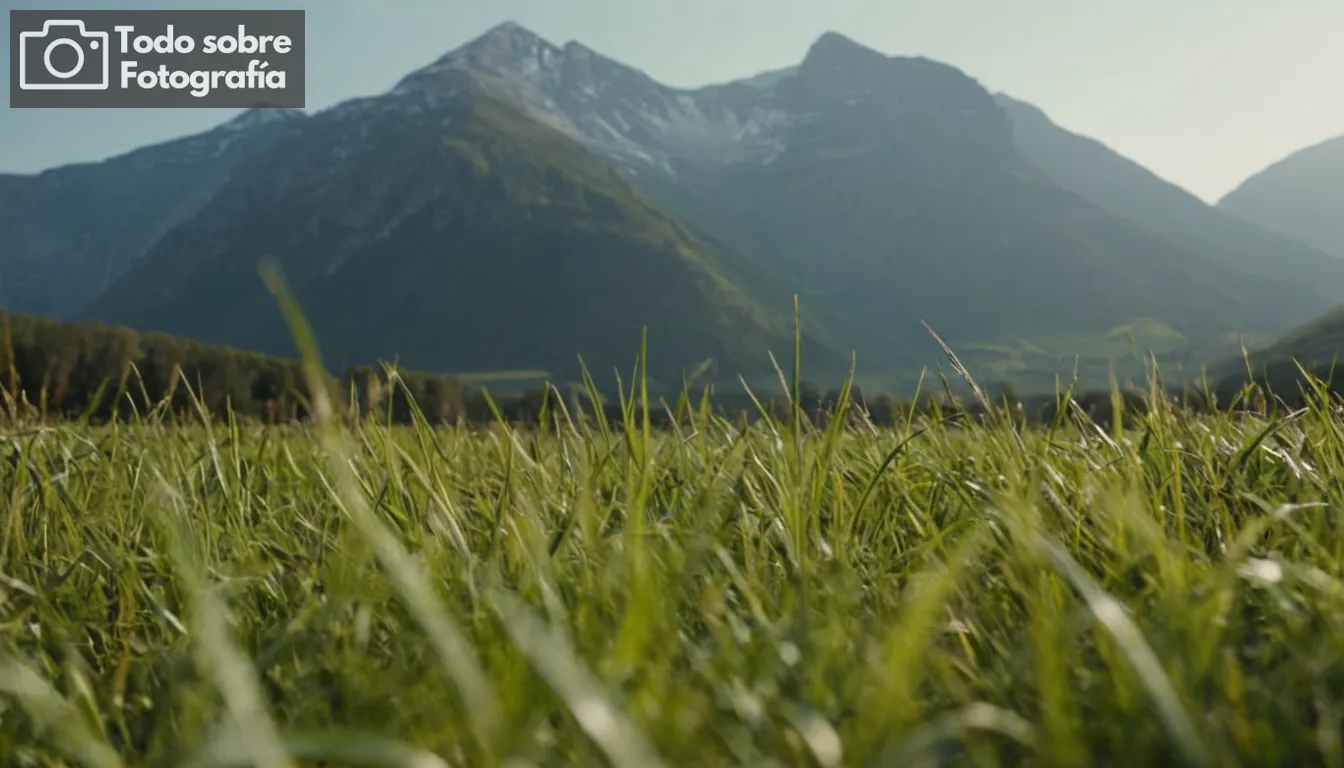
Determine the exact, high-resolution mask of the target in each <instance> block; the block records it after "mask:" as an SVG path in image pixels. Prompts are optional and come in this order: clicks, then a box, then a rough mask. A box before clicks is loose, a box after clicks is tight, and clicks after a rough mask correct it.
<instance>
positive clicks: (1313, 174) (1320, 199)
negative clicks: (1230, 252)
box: [1218, 136, 1344, 258]
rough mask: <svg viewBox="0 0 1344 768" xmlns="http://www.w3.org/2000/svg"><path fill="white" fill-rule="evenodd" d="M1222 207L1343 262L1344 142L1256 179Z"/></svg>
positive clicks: (1298, 156)
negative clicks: (1341, 214)
mask: <svg viewBox="0 0 1344 768" xmlns="http://www.w3.org/2000/svg"><path fill="white" fill-rule="evenodd" d="M1218 207H1219V208H1221V209H1223V210H1224V211H1227V212H1229V213H1232V214H1235V215H1237V216H1240V217H1241V218H1243V219H1245V220H1247V221H1249V222H1251V223H1253V224H1257V225H1259V226H1261V227H1264V228H1265V229H1271V230H1274V231H1276V232H1282V233H1283V234H1285V235H1288V236H1289V237H1294V238H1297V239H1298V240H1301V241H1302V242H1304V243H1307V244H1308V245H1311V246H1314V247H1316V248H1319V249H1320V250H1322V251H1325V252H1326V253H1329V254H1332V255H1334V256H1338V257H1340V258H1344V218H1342V217H1341V216H1340V211H1344V136H1341V137H1339V138H1336V139H1331V140H1329V141H1325V142H1322V143H1320V144H1317V145H1315V146H1312V147H1308V148H1307V149H1303V150H1301V151H1299V152H1296V153H1294V154H1292V155H1289V156H1288V157H1287V158H1284V159H1283V160H1280V161H1279V162H1277V163H1275V164H1273V165H1271V166H1269V167H1268V168H1266V169H1265V170H1263V171H1261V172H1260V173H1257V174H1255V175H1254V176H1252V177H1250V178H1249V179H1247V180H1246V181H1244V182H1242V183H1241V185H1240V186H1238V187H1237V188H1236V189H1234V190H1232V191H1231V192H1229V193H1228V194H1227V196H1226V197H1224V198H1223V199H1222V200H1220V201H1219V202H1218Z"/></svg>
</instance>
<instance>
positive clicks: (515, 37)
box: [459, 21, 545, 50]
mask: <svg viewBox="0 0 1344 768" xmlns="http://www.w3.org/2000/svg"><path fill="white" fill-rule="evenodd" d="M538 42H545V41H544V40H542V38H541V35H538V34H537V33H535V32H533V31H532V30H530V29H528V28H527V27H524V26H523V25H522V24H519V23H518V22H516V21H506V22H504V23H502V24H496V25H495V26H493V27H491V28H490V29H487V30H486V31H485V33H484V34H482V35H481V36H479V37H477V38H476V39H474V40H472V41H471V42H469V43H467V44H466V45H464V46H462V49H459V50H471V49H474V48H479V47H481V46H494V45H506V46H514V47H519V46H530V45H532V44H534V43H538Z"/></svg>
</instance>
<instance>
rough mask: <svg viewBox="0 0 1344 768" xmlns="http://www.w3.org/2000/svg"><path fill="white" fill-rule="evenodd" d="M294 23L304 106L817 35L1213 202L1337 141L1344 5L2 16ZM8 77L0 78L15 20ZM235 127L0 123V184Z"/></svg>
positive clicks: (1342, 110) (721, 6)
mask: <svg viewBox="0 0 1344 768" xmlns="http://www.w3.org/2000/svg"><path fill="white" fill-rule="evenodd" d="M231 7H238V8H299V9H304V10H306V11H307V33H306V34H307V45H308V54H307V78H308V94H307V107H308V108H309V110H310V111H311V110H313V109H321V108H325V107H328V106H331V105H332V104H335V103H337V102H340V101H343V100H345V99H348V98H351V97H355V96H365V95H370V94H374V93H378V92H381V91H383V90H386V89H387V88H389V87H391V86H392V85H393V84H394V83H395V82H396V81H397V80H398V79H400V77H401V76H402V75H404V74H406V73H407V72H409V71H411V70H413V69H415V68H417V67H420V66H423V65H425V64H427V63H429V62H430V61H432V60H434V59H436V58H438V57H439V56H440V55H441V54H443V53H444V52H446V51H448V50H451V49H453V48H456V47H457V46H459V45H461V44H462V43H464V42H466V41H468V40H470V39H472V38H474V37H476V36H478V35H479V34H481V33H482V32H484V31H486V30H487V29H489V28H490V27H493V26H495V25H496V24H499V23H502V22H504V21H515V22H517V23H519V24H522V25H523V26H525V27H527V28H529V29H531V30H532V31H534V32H536V33H538V34H540V35H541V36H542V37H544V38H546V39H548V40H550V41H551V42H553V43H557V44H562V43H564V42H566V41H568V40H579V41H581V42H583V43H584V44H586V45H588V46H589V47H590V48H593V49H595V50H598V51H600V52H602V53H604V54H606V55H607V56H610V57H612V58H614V59H617V60H619V61H622V62H624V63H626V64H628V65H631V66H634V67H637V68H639V69H642V70H644V71H645V72H647V73H648V74H649V75H651V76H652V77H654V78H655V79H657V80H659V81H662V82H664V83H666V84H668V85H673V86H680V87H693V86H698V85H705V84H709V83H714V82H722V81H726V80H732V79H735V78H738V77H743V76H747V75H751V74H755V73H756V72H760V71H763V70H767V69H773V68H778V67H781V66H788V65H791V64H794V63H797V62H798V61H799V60H800V59H801V58H802V56H803V54H804V53H805V52H806V50H807V48H808V46H809V45H810V44H811V43H812V42H813V41H814V40H815V39H816V38H817V37H818V36H820V35H821V34H822V33H823V32H825V31H828V30H829V31H836V32H840V33H841V34H844V35H846V36H848V37H851V38H853V39H854V40H857V41H858V42H860V43H863V44H865V45H868V46H870V47H872V48H875V49H877V50H879V51H881V52H883V53H886V54H889V55H904V56H915V55H920V56H927V57H929V58H932V59H937V60H939V61H943V62H947V63H949V64H953V65H955V66H957V67H959V68H961V69H962V70H964V71H965V72H966V73H967V74H969V75H971V76H972V77H974V78H976V79H977V80H979V81H980V83H981V84H982V85H984V86H985V87H987V88H989V89H991V90H993V91H1002V92H1004V93H1007V94H1009V95H1011V96H1014V97H1016V98H1019V99H1023V100H1025V101H1029V102H1032V103H1033V104H1035V105H1037V106H1038V107H1041V108H1042V109H1044V110H1045V111H1046V113H1048V114H1049V115H1050V116H1051V118H1052V119H1054V120H1055V122H1057V123H1059V124H1060V125H1063V126H1064V127H1066V128H1068V129H1070V130H1072V131H1075V132H1078V133H1082V134H1085V135H1088V136H1091V137H1092V138H1095V139H1098V140H1100V141H1103V142H1105V143H1106V144H1108V145H1109V146H1110V147H1112V148H1113V149H1115V150H1116V151H1118V152H1120V153H1121V154H1123V155H1125V156H1127V157H1129V158H1131V159H1133V160H1136V161H1138V162H1140V163H1142V164H1144V165H1145V166H1147V167H1148V168H1149V169H1151V170H1153V171H1154V172H1156V173H1157V174H1159V175H1160V176H1162V177H1164V178H1166V179H1168V180H1170V181H1173V182H1175V183H1177V184H1180V185H1181V186H1183V187H1185V188H1186V189H1188V190H1190V191H1191V192H1194V193H1195V194H1197V195H1199V196H1200V197H1202V198H1204V199H1205V200H1209V201H1214V200H1216V199H1217V198H1219V197H1221V196H1222V195H1223V194H1225V193H1226V192H1228V191H1230V190H1231V189H1232V188H1234V187H1235V186H1236V185H1237V184H1238V183H1240V182H1241V181H1242V180H1244V179H1245V178H1246V177H1247V176H1249V175H1251V174H1253V173H1255V172H1257V171H1259V170H1260V169H1262V168H1264V167H1265V166H1266V165H1269V164H1270V163H1273V162H1275V161H1277V160H1279V159H1281V158H1282V157H1284V156H1285V155H1287V154H1289V153H1291V152H1294V151H1296V150H1298V149H1301V148H1303V147H1306V146H1309V145H1311V144H1315V143H1317V142H1320V141H1322V140H1325V139H1327V138H1331V137H1333V136H1338V135H1341V134H1344V90H1341V83H1344V44H1341V42H1342V41H1344V0H1278V2H1268V1H1267V0H312V1H311V2H300V1H299V0H208V1H207V2H196V3H193V2H187V1H185V0H181V1H179V2H175V3H171V2H161V1H160V2H139V3H120V2H107V0H77V1H76V2H59V1H57V0H0V10H2V11H8V10H10V9H13V8H39V9H42V8H50V9H59V8H66V9H81V8H87V9H119V8H127V9H155V8H221V9H222V8H231ZM0 18H2V19H3V21H0V24H3V25H4V26H5V35H4V36H3V38H2V39H0V49H3V50H0V61H3V62H5V63H4V66H5V68H6V69H8V67H9V64H8V62H9V51H8V45H9V42H8V41H9V32H8V28H9V14H8V13H4V14H0ZM234 112H235V111H230V110H205V109H176V110H114V109H93V110H70V109H10V108H9V107H8V103H7V101H6V103H5V104H4V106H3V111H0V173H3V172H10V173H33V172H37V171H39V170H42V169H45V168H50V167H54V166H57V165H62V164H65V163H71V162H82V161H89V160H98V159H102V158H105V157H109V156H112V155H115V154H119V153H122V152H125V151H129V150H131V149H134V148H136V147H138V146H143V145H145V144H149V143H154V142H157V141H163V140H167V139H171V138H175V137H177V136H182V135H186V134H189V133H194V132H197V131H200V130H204V129H207V128H209V127H211V126H213V125H214V124H216V123H219V122H222V121H224V120H225V119H227V118H228V117H229V116H231V115H232V114H233V113H234Z"/></svg>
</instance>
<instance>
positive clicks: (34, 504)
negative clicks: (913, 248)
mask: <svg viewBox="0 0 1344 768" xmlns="http://www.w3.org/2000/svg"><path fill="white" fill-rule="evenodd" d="M272 285H273V287H274V288H276V289H277V291H278V292H279V293H281V294H282V295H283V290H282V286H281V285H280V283H279V282H278V280H276V279H274V278H273V279H272ZM290 309H291V310H292V307H290ZM296 327H298V328H299V329H300V332H299V334H298V337H299V339H300V346H301V347H303V348H304V349H305V354H306V360H307V362H308V363H309V366H310V371H311V372H313V373H314V375H316V373H317V372H319V371H320V363H319V361H318V360H317V357H316V351H315V349H314V348H313V347H312V345H311V339H310V338H309V337H308V335H307V334H306V332H304V331H303V330H302V328H303V326H302V323H301V321H299V320H298V319H297V317H296ZM949 353H950V350H949ZM642 359H643V356H641V360H642ZM954 362H955V361H954ZM957 365H959V363H957ZM641 370H642V366H641V367H640V368H639V369H637V371H636V374H635V376H634V377H633V379H632V380H627V381H626V382H625V383H624V385H623V386H624V388H625V389H627V390H628V391H623V393H622V402H623V403H624V418H622V419H620V420H619V422H608V421H607V420H606V419H605V417H604V416H603V415H602V412H601V411H600V410H598V411H597V413H596V415H595V416H592V417H585V416H583V415H581V414H573V413H570V412H569V411H568V410H567V409H566V406H565V404H564V402H563V400H561V399H556V400H555V401H554V402H551V403H548V404H547V407H546V408H545V409H544V417H543V420H542V422H541V423H539V424H537V425H535V426H534V427H530V428H520V427H514V426H509V425H506V424H504V423H500V424H498V425H497V426H496V427H495V428H493V429H486V430H468V429H465V428H437V429H436V428H431V427H430V426H429V425H428V423H427V422H425V421H424V420H423V419H419V420H417V422H416V423H415V424H414V425H412V426H410V427H392V426H388V425H387V424H385V423H382V422H381V421H380V420H379V419H377V418H368V419H366V420H365V421H364V422H363V423H362V424H359V425H357V426H354V427H350V426H345V425H341V424H339V423H337V421H336V420H335V419H333V418H332V414H331V408H330V406H329V404H328V405H323V397H324V395H323V394H322V392H321V390H320V388H319V390H318V391H317V393H316V394H315V401H314V409H313V412H314V413H315V414H316V416H317V420H316V423H315V424H313V425H312V426H311V427H309V428H304V429H275V428H262V427H258V426H251V425H247V424H243V423H241V422H239V421H237V420H228V421H223V422H221V421H215V422H213V423H209V425H208V426H203V427H199V428H195V429H188V428H181V427H178V428H172V429H167V428H164V427H163V426H161V425H158V424H156V423H155V422H154V421H153V419H148V418H147V419H142V420H135V421H132V422H129V423H118V424H115V425H112V426H105V427H93V426H76V427H54V428H53V427H41V428H36V427H35V428H32V429H29V430H14V431H11V432H10V433H9V434H7V435H6V436H5V443H4V446H3V447H2V448H0V452H2V453H3V459H4V460H0V499H3V502H0V504H2V505H3V506H0V509H3V511H4V514H3V516H0V637H2V638H3V640H0V643H2V645H0V702H2V703H3V709H2V710H0V755H3V756H5V757H4V762H5V764H14V765H60V764H70V765H73V764H81V765H88V766H115V765H181V764H188V765H201V766H205V765H210V766H222V765H240V766H241V765H258V766H272V765H273V766H280V765H300V764H301V765H318V764H326V765H369V766H424V767H428V766H442V765H445V764H447V765H464V766H466V765H470V766H489V765H510V766H526V765H533V766H544V765H602V764H609V765H614V766H653V765H678V766H680V765H819V766H839V765H883V766H885V765H899V766H905V765H955V764H966V765H1009V764H1011V765H1018V764H1035V765H1052V766H1053V765H1061V766H1074V765H1077V766H1084V765H1126V766H1130V765H1169V764H1185V765H1198V766H1212V765H1317V764H1319V765H1330V766H1337V765H1342V764H1344V747H1342V744H1344V739H1341V735H1340V723H1341V720H1340V717H1341V707H1344V703H1341V702H1340V701H1338V699H1339V698H1340V696H1341V693H1340V692H1341V691H1344V667H1341V664H1340V661H1339V660H1340V657H1341V653H1344V582H1342V581H1341V564H1342V563H1344V537H1342V536H1341V535H1340V533H1339V530H1340V529H1339V512H1338V509H1339V507H1340V502H1341V498H1342V497H1344V482H1342V481H1341V478H1344V424H1342V423H1341V420H1340V418H1339V414H1338V410H1337V408H1336V407H1335V406H1334V405H1333V404H1332V403H1330V402H1329V400H1328V399H1327V398H1326V397H1325V396H1324V393H1323V392H1322V393H1320V394H1321V395H1322V396H1321V397H1319V398H1318V399H1316V400H1315V401H1314V402H1313V404H1311V405H1310V406H1309V407H1307V408H1305V409H1303V410H1301V411H1296V412H1293V413H1289V414H1282V415H1275V416H1264V415H1261V416H1256V415H1251V414H1246V413H1239V412H1238V413H1227V414H1223V415H1218V414H1214V415H1193V414H1190V413H1186V412H1184V411H1181V410H1179V409H1177V408H1175V407H1172V406H1171V404H1170V403H1169V402H1168V401H1166V400H1164V399H1162V398H1160V397H1158V396H1157V395H1154V396H1153V398H1152V402H1150V404H1149V407H1148V409H1147V412H1146V413H1145V414H1143V415H1142V416H1140V417H1139V418H1138V420H1137V421H1136V422H1134V423H1132V424H1126V423H1125V422H1123V421H1121V420H1119V419H1116V420H1115V421H1114V422H1113V423H1110V424H1106V425H1098V424H1094V423H1092V422H1091V421H1089V420H1088V419H1087V417H1086V416H1084V415H1082V414H1081V413H1080V412H1078V411H1077V410H1076V409H1075V410H1072V411H1070V410H1068V409H1061V410H1060V411H1059V416H1058V418H1057V419H1056V421H1055V423H1053V424H1051V425H1048V426H1047V427H1046V428H1042V429H1026V428H1024V427H1022V426H1021V425H1019V423H1018V422H1017V421H1016V420H1015V419H1013V418H1011V416H1010V415H1009V414H1006V413H1004V412H1002V411H994V412H993V413H994V415H993V416H992V417H991V418H989V419H983V420H980V419H976V420H972V419H961V420H956V419H944V418H940V417H939V416H938V415H937V414H932V415H920V414H916V413H915V412H913V411H912V412H911V413H910V415H909V417H908V418H907V419H905V420H904V421H903V423H901V424H899V425H898V426H896V427H893V428H877V427H875V426H873V425H872V424H871V423H869V422H867V421H866V420H865V419H864V417H863V413H862V410H861V409H860V408H858V406H857V405H856V404H854V403H850V402H849V400H848V398H847V397H846V396H844V395H842V397H841V401H840V402H839V403H838V404H837V405H836V414H835V416H836V418H832V419H829V420H827V421H824V422H814V421H812V420H810V419H809V418H808V417H807V415H806V414H804V413H803V412H802V411H801V409H799V408H794V409H792V411H791V412H790V414H789V415H788V416H787V417H785V418H782V419H779V418H774V417H772V416H770V414H769V412H768V411H767V410H766V409H764V408H763V409H762V419H761V420H759V421H757V422H754V423H752V424H750V425H745V424H744V423H740V422H730V421H727V420H724V419H722V418H719V417H717V416H714V415H713V413H712V411H711V410H709V409H708V408H706V407H703V403H698V402H697V401H695V400H694V399H693V398H692V397H690V396H689V395H687V396H685V397H683V398H682V399H681V400H680V401H679V402H676V403H667V404H661V403H653V402H650V401H649V398H648V395H647V392H646V391H645V390H644V389H643V388H642V383H643V381H644V377H643V376H642V373H641ZM790 373H791V375H785V374H783V373H781V380H782V382H783V386H784V390H785V391H786V392H788V393H789V396H790V397H792V398H793V399H794V402H796V399H797V397H798V388H797V382H798V367H797V364H796V350H795V361H794V365H793V370H792V371H791V372H790ZM790 379H791V380H790ZM845 391H846V392H847V391H848V390H847V389H846V390H845ZM977 391H978V390H977ZM1157 391H1158V388H1157V387H1154V392H1157ZM592 394H593V396H594V397H596V392H595V391H594V392H593V393H592ZM661 407H666V408H668V409H669V410H671V411H673V412H674V415H675V416H676V418H675V419H674V421H673V426H672V427H670V428H669V429H666V430H657V431H656V430H653V429H651V428H650V427H649V417H648V414H649V413H650V411H651V410H653V409H656V408H661ZM59 760H67V761H69V762H66V763H61V762H58V761H59Z"/></svg>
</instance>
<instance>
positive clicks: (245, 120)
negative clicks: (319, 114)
mask: <svg viewBox="0 0 1344 768" xmlns="http://www.w3.org/2000/svg"><path fill="white" fill-rule="evenodd" d="M307 116H308V115H307V114H306V113H305V112H304V111H303V110H301V109H291V108H288V107H267V106H256V107H252V108H250V109H245V110H243V111H242V112H240V113H238V114H237V115H235V116H234V117H232V118H230V119H229V120H227V121H225V122H223V123H220V124H219V125H218V126H217V127H216V128H215V130H217V131H245V130H248V129H250V128H255V127H257V126H259V125H266V124H267V123H277V122H281V121H287V120H298V119H302V118H304V117H307Z"/></svg>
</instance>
